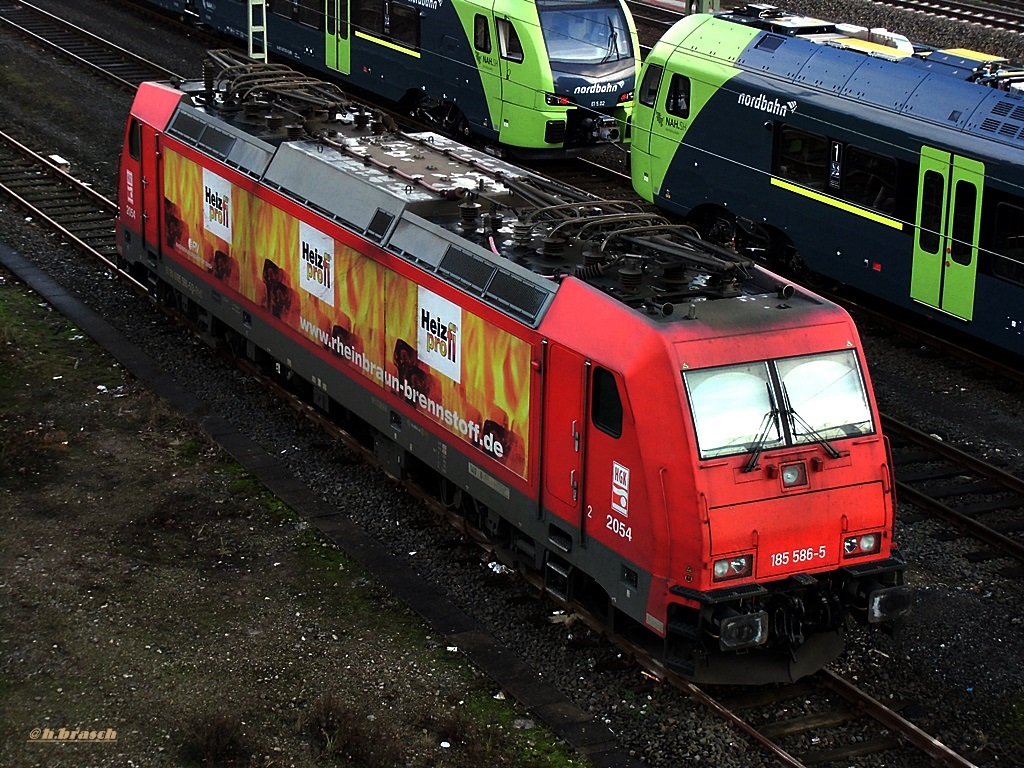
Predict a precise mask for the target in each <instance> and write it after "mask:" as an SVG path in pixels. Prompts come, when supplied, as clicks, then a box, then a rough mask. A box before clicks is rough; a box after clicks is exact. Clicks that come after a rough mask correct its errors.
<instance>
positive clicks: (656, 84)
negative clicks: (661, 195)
mask: <svg viewBox="0 0 1024 768" xmlns="http://www.w3.org/2000/svg"><path fill="white" fill-rule="evenodd" d="M664 71H665V70H664V67H662V66H661V65H660V64H651V63H649V62H648V64H647V66H646V67H644V70H643V77H642V79H641V80H640V89H639V90H638V91H637V94H636V104H635V105H634V106H633V126H632V128H631V131H630V136H631V138H630V166H631V172H632V175H633V186H634V187H635V188H636V191H637V192H638V193H639V194H640V195H641V196H642V197H646V198H650V197H653V190H652V186H653V182H652V179H651V167H652V164H651V139H652V136H653V133H654V120H655V116H656V115H657V101H658V89H659V88H660V86H661V78H662V74H663V73H664Z"/></svg>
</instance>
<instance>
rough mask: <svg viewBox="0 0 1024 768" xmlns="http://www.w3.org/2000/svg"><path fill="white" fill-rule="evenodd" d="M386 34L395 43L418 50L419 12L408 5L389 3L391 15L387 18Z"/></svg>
mask: <svg viewBox="0 0 1024 768" xmlns="http://www.w3.org/2000/svg"><path fill="white" fill-rule="evenodd" d="M388 34H390V35H391V39H392V40H394V41H395V42H396V43H401V44H402V45H404V46H406V47H407V48H412V49H414V50H419V47H420V12H419V11H417V10H416V9H415V8H412V7H411V6H408V5H399V4H398V3H391V14H390V16H389V17H388Z"/></svg>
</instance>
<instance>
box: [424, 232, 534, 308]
mask: <svg viewBox="0 0 1024 768" xmlns="http://www.w3.org/2000/svg"><path fill="white" fill-rule="evenodd" d="M437 271H438V272H439V273H440V274H443V275H445V276H447V277H448V278H449V279H451V280H452V281H453V282H455V283H457V284H459V285H460V286H462V287H463V288H464V289H466V290H467V291H468V292H469V293H471V294H474V295H476V296H477V297H478V298H479V299H481V300H482V301H484V302H486V303H488V304H491V305H494V306H497V307H499V308H500V309H502V310H503V311H505V312H507V313H509V314H510V315H512V316H514V317H517V318H519V319H521V320H523V321H524V322H526V323H529V324H531V325H535V324H536V322H537V320H538V318H539V315H540V312H541V310H542V309H543V308H544V304H545V300H546V299H547V297H548V296H549V295H550V294H548V293H545V292H544V291H542V290H541V289H540V288H538V287H537V286H534V285H530V283H528V282H527V281H526V280H524V279H522V278H520V277H517V276H516V275H514V274H512V273H511V272H509V271H506V270H504V269H501V268H500V267H498V266H497V265H496V264H494V263H492V262H490V261H487V260H485V259H483V258H480V257H479V256H475V255H473V254H472V253H467V252H466V251H463V250H462V249H460V248H456V247H455V246H449V248H448V250H447V251H446V252H445V255H444V258H442V259H441V263H440V264H438V266H437Z"/></svg>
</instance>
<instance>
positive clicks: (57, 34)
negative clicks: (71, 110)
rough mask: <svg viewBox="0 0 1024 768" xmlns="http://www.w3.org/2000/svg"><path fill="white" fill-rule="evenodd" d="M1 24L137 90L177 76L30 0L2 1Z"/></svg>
mask: <svg viewBox="0 0 1024 768" xmlns="http://www.w3.org/2000/svg"><path fill="white" fill-rule="evenodd" d="M0 24H2V25H3V26H4V27H5V28H7V29H9V30H12V31H14V32H17V33H18V34H20V35H22V36H24V37H27V38H28V39H29V40H32V41H33V42H35V43H37V44H39V45H43V46H45V47H47V48H50V49H52V50H54V51H57V52H58V53H60V54H61V55H63V56H66V57H68V58H71V59H73V60H74V61H75V62H77V63H78V64H80V65H81V66H83V67H85V68H87V69H89V70H90V71H92V72H96V73H98V74H100V75H101V76H103V77H105V78H107V79H108V80H111V81H113V82H115V83H117V84H118V85H120V86H122V87H125V88H131V89H135V88H137V87H138V86H139V84H140V83H143V82H145V81H147V80H170V79H173V78H176V77H177V75H176V74H175V73H173V72H171V71H170V70H167V69H164V68H163V67H161V66H159V65H158V64H154V63H153V62H151V61H148V60H147V59H144V58H143V57H141V56H138V55H136V54H134V53H132V52H131V51H128V50H126V49H124V48H121V47H120V46H117V45H114V44H113V43H111V42H109V41H107V40H104V39H103V38H101V37H98V36H96V35H94V34H92V33H91V32H88V31H86V30H84V29H82V28H81V27H76V26H75V25H74V24H70V23H68V22H66V21H64V20H63V19H61V18H60V17H58V16H55V15H53V14H52V13H49V12H48V11H44V10H43V9H42V8H38V7H36V6H34V5H31V4H30V3H24V2H17V1H16V0H0Z"/></svg>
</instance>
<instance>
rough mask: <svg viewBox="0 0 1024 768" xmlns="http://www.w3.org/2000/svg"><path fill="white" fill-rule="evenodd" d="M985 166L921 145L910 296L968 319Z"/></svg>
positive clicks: (971, 311)
mask: <svg viewBox="0 0 1024 768" xmlns="http://www.w3.org/2000/svg"><path fill="white" fill-rule="evenodd" d="M984 189H985V165H984V164H983V163H980V162H978V161H977V160H971V159H969V158H966V157H960V156H958V155H951V154H950V153H949V152H943V151H942V150H939V149H933V148H932V147H921V169H920V173H919V175H918V195H917V218H916V220H915V222H914V223H915V229H914V233H915V237H914V262H913V268H912V270H911V277H910V297H911V298H912V299H914V300H916V301H920V302H921V303H922V304H927V305H928V306H930V307H935V308H936V309H941V310H942V311H943V312H948V313H949V314H951V315H955V316H956V317H959V318H962V319H964V320H970V319H972V318H973V317H974V287H975V281H976V278H977V274H978V232H979V230H980V227H981V198H982V194H983V192H984Z"/></svg>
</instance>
